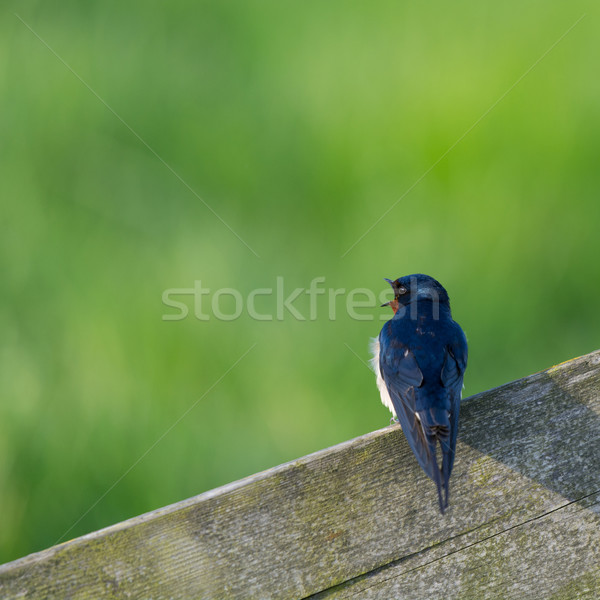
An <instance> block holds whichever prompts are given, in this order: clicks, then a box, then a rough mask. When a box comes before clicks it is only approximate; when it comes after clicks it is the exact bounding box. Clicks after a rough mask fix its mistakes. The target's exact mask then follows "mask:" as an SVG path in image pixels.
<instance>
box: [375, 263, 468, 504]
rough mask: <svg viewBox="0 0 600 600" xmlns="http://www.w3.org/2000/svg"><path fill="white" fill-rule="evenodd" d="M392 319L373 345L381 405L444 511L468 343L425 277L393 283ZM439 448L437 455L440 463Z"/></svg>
mask: <svg viewBox="0 0 600 600" xmlns="http://www.w3.org/2000/svg"><path fill="white" fill-rule="evenodd" d="M386 281H387V282H388V283H389V284H390V285H391V286H392V288H393V289H394V299H393V300H391V301H390V302H387V303H386V304H382V306H388V305H389V306H390V307H391V308H392V310H393V311H394V316H393V317H392V319H391V320H389V321H388V322H387V323H386V324H385V325H384V326H383V328H382V330H381V333H380V334H379V337H378V338H376V339H374V340H373V344H372V350H373V358H372V361H371V363H372V366H373V370H374V371H375V374H376V375H377V387H378V388H379V393H380V394H381V401H382V402H383V404H384V405H385V406H387V408H389V409H390V411H391V412H392V414H393V415H394V416H395V417H396V419H397V420H398V421H399V422H400V425H401V426H402V431H403V432H404V435H405V436H406V439H407V440H408V443H409V445H410V447H411V449H412V451H413V452H414V454H415V456H416V458H417V461H418V462H419V464H420V465H421V468H422V469H423V470H424V471H425V473H427V475H428V476H429V477H431V479H433V481H434V482H435V483H436V485H437V490H438V500H439V504H440V511H441V512H442V514H444V510H445V509H446V508H447V507H448V481H449V479H450V473H451V472H452V466H453V464H454V452H455V448H456V434H457V432H458V412H459V408H460V400H461V395H462V387H463V376H464V373H465V369H466V367H467V339H466V337H465V334H464V333H463V330H462V329H461V327H460V325H459V324H458V323H456V322H455V321H453V320H452V315H451V313H450V300H449V298H448V293H447V292H446V290H445V289H444V288H443V287H442V285H441V284H440V283H439V282H438V281H436V280H435V279H434V278H433V277H429V276H428V275H421V274H416V275H407V276H405V277H400V278H399V279H396V280H395V281H391V280H390V279H386ZM438 444H439V447H440V449H441V453H440V455H439V458H438V453H437V449H438Z"/></svg>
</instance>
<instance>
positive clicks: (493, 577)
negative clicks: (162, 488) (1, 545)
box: [0, 351, 600, 600]
mask: <svg viewBox="0 0 600 600" xmlns="http://www.w3.org/2000/svg"><path fill="white" fill-rule="evenodd" d="M374 394H375V395H376V392H375V391H374ZM376 401H377V398H376V397H374V398H373V402H376ZM599 495H600V351H599V352H595V353H592V354H589V355H587V356H584V357H581V358H578V359H574V360H572V361H569V362H567V363H564V364H562V365H559V366H557V367H553V368H551V369H548V370H547V371H544V372H542V373H538V374H535V375H532V376H530V377H527V378H524V379H521V380H518V381H515V382H512V383H509V384H507V385H504V386H502V387H499V388H496V389H493V390H490V391H487V392H484V393H482V394H479V395H477V396H473V397H472V398H469V399H467V400H465V401H464V402H463V406H462V408H461V429H460V433H459V444H458V448H457V460H456V463H455V467H454V472H453V476H452V480H451V500H450V510H449V511H448V512H447V514H446V515H445V516H442V515H440V514H439V512H438V508H437V498H436V493H435V486H434V484H433V483H432V482H431V481H430V480H429V479H428V478H427V477H426V476H425V475H424V474H423V473H422V471H421V470H420V468H419V467H418V465H417V463H416V461H415V459H414V458H413V456H412V455H411V452H410V450H409V448H408V446H407V444H406V442H405V440H404V438H403V435H402V433H401V431H400V430H399V428H398V427H397V426H394V427H388V428H386V429H382V430H380V431H376V432H373V433H370V434H367V435H365V436H362V437H360V438H357V439H355V440H351V441H349V442H346V443H344V444H340V445H338V446H335V447H333V448H328V449H326V450H323V451H321V452H317V453H315V454H312V455H309V456H307V457H304V458H301V459H299V460H297V461H293V462H291V463H288V464H285V465H281V466H279V467H275V468H274V469H271V470H269V471H265V472H263V473H259V474H257V475H254V476H252V477H249V478H247V479H244V480H241V481H239V482H236V483H233V484H230V485H227V486H224V487H222V488H219V489H216V490H213V491H211V492H207V493H205V494H202V495H200V496H197V497H195V498H191V499H189V500H186V501H184V502H181V503H178V504H175V505H172V506H169V507H166V508H163V509H160V510H157V511H154V512H152V513H148V514H146V515H142V516H141V517H137V518H135V519H131V520H129V521H125V522H123V523H120V524H118V525H115V526H113V527H109V528H107V529H104V530H101V531H98V532H95V533H92V534H90V535H87V536H84V537H82V538H78V539H76V540H73V541H71V542H67V543H65V544H61V545H59V546H55V547H53V548H50V549H48V550H45V551H43V552H40V553H37V554H33V555H30V556H28V557H25V558H23V559H20V560H18V561H15V562H13V563H8V564H6V565H4V566H1V567H0V597H1V598H61V599H66V598H161V599H162V598H206V599H211V600H213V599H219V598H224V599H226V598H227V599H228V598H252V599H263V598H264V599H270V598H273V599H274V598H277V599H280V598H281V599H286V598H306V597H311V596H312V597H315V598H350V597H354V598H382V599H383V598H386V599H389V598H402V597H406V598H478V599H479V598H483V599H485V598H555V599H556V600H558V599H563V598H581V597H590V598H594V597H599V596H600V496H599Z"/></svg>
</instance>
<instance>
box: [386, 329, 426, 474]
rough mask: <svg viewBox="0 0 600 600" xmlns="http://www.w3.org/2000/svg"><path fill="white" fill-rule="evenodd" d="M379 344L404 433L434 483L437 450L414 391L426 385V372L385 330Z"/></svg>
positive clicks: (389, 389)
mask: <svg viewBox="0 0 600 600" xmlns="http://www.w3.org/2000/svg"><path fill="white" fill-rule="evenodd" d="M379 344H380V348H379V370H380V372H381V376H382V377H383V380H384V381H385V384H386V387H387V389H388V393H389V395H390V398H391V400H392V404H393V405H394V410H395V412H396V416H397V417H398V421H399V422H400V425H401V426H402V431H403V432H404V435H405V436H406V439H407V441H408V444H409V446H410V447H411V449H412V451H413V453H414V455H415V456H416V458H417V461H418V462H419V465H421V468H422V469H423V470H424V471H425V473H427V475H429V477H431V478H432V479H433V480H434V481H435V479H436V473H435V471H436V462H435V451H433V452H432V448H431V444H430V443H429V442H428V440H427V437H426V435H425V432H424V430H423V427H422V425H421V422H420V420H419V418H418V416H417V411H416V407H415V395H416V394H415V390H416V389H418V388H419V387H420V386H421V384H422V383H423V373H422V371H421V369H420V368H419V365H418V363H417V360H416V358H415V356H414V354H413V353H412V352H411V350H410V349H409V348H407V347H405V346H403V345H402V344H401V343H399V342H398V341H397V340H396V339H395V338H393V337H388V336H387V335H386V334H385V332H384V331H382V332H381V334H380V336H379Z"/></svg>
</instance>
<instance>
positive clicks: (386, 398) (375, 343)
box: [371, 338, 396, 417]
mask: <svg viewBox="0 0 600 600" xmlns="http://www.w3.org/2000/svg"><path fill="white" fill-rule="evenodd" d="M371 352H372V353H373V358H372V359H371V368H372V369H373V371H375V375H376V377H377V388H378V389H379V395H380V396H381V402H382V403H383V405H384V406H385V407H387V408H388V409H389V411H390V412H391V413H392V414H393V415H394V417H396V411H395V410H394V405H393V404H392V399H391V398H390V394H389V392H388V390H387V386H386V385H385V381H384V380H383V377H382V376H381V371H380V370H379V338H372V339H371Z"/></svg>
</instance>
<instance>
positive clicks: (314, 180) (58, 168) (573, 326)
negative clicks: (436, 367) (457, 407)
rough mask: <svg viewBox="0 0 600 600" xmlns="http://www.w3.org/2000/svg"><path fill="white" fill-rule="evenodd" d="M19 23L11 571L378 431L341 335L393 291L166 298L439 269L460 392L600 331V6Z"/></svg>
mask: <svg viewBox="0 0 600 600" xmlns="http://www.w3.org/2000/svg"><path fill="white" fill-rule="evenodd" d="M13 11H17V12H18V13H19V15H20V16H21V17H22V18H23V19H24V20H25V21H26V23H28V24H29V25H30V26H31V27H32V28H33V29H34V30H35V31H36V32H37V33H38V34H39V36H40V37H42V38H43V39H44V40H45V41H46V42H47V43H48V44H49V45H50V46H51V47H52V48H53V49H54V50H55V51H56V53H58V55H59V56H61V57H62V58H63V59H64V60H65V61H66V62H67V63H68V64H69V65H70V66H71V67H72V68H73V70H74V71H75V72H76V73H78V74H79V75H80V76H81V77H82V78H83V79H84V80H85V81H86V82H88V83H89V85H90V86H91V87H92V88H93V89H94V90H95V91H96V92H97V94H98V95H99V96H101V97H102V98H103V99H104V100H105V101H106V102H107V103H108V105H109V106H110V107H111V108H112V109H113V110H114V111H115V112H116V113H117V114H118V115H120V116H121V117H122V118H123V119H124V121H126V123H128V124H129V125H130V126H131V128H133V130H135V131H136V132H138V133H139V135H140V136H141V137H142V138H143V139H144V140H145V141H146V142H147V143H148V144H149V146H150V147H151V148H152V149H154V150H155V151H156V153H157V154H158V155H159V156H160V157H161V158H162V159H163V160H164V161H166V163H168V164H169V165H171V166H172V167H173V169H174V170H175V171H176V172H177V173H178V174H179V175H180V176H181V177H182V178H183V180H185V182H187V183H188V184H189V185H190V186H191V188H193V190H195V191H196V192H197V193H198V194H199V195H200V196H201V197H202V198H203V199H204V200H205V201H206V202H207V203H208V204H209V205H210V206H211V207H212V208H213V209H214V210H215V211H217V213H218V214H219V215H220V216H221V217H222V218H223V219H224V221H226V222H227V223H228V224H229V225H230V226H231V227H232V228H233V230H235V232H236V233H237V234H238V235H239V236H240V237H241V238H242V239H243V240H244V241H245V242H246V243H248V244H249V245H250V246H251V247H252V248H253V249H254V250H255V251H256V252H257V253H258V254H259V257H258V258H257V257H256V256H254V255H253V254H252V253H251V252H250V251H249V250H248V249H247V248H246V246H245V245H244V244H243V243H241V242H240V241H239V240H238V239H237V238H236V237H235V236H234V235H233V234H232V233H231V232H230V231H229V230H228V229H227V228H226V227H225V226H224V225H223V224H222V223H221V222H220V221H219V220H218V219H217V218H216V217H215V216H214V215H213V214H212V213H211V212H210V211H209V210H208V209H207V208H206V206H205V205H204V204H203V203H202V202H201V201H199V200H198V198H197V197H195V196H194V194H192V193H191V192H190V191H189V190H188V189H187V188H186V187H185V186H184V185H183V184H182V183H181V182H180V181H179V180H178V179H177V178H176V177H175V176H174V175H173V174H172V173H171V172H170V171H169V170H168V169H167V168H165V166H164V165H163V164H161V162H160V161H159V160H158V159H157V158H156V157H155V156H154V155H153V154H152V153H151V152H150V151H149V150H148V149H147V148H146V147H145V146H144V145H143V144H142V143H140V141H139V140H138V139H136V137H135V136H134V135H132V133H131V132H130V131H129V130H128V129H127V128H126V127H125V126H124V125H123V124H122V123H121V122H120V121H119V120H118V119H117V118H115V116H114V115H113V114H112V113H111V112H110V111H109V110H107V108H106V107H105V106H103V105H102V103H101V102H100V101H99V100H98V99H97V98H96V97H94V95H93V94H92V93H90V91H89V90H88V89H86V87H85V86H84V85H82V83H81V82H80V81H78V80H77V78H76V77H75V76H74V75H73V74H72V73H70V72H69V71H68V70H67V68H65V66H64V65H63V64H61V62H60V61H59V60H58V59H57V58H56V57H55V56H54V55H53V54H52V53H51V52H50V51H49V50H48V49H47V48H46V47H45V46H44V45H43V44H42V43H41V42H40V41H39V40H38V39H36V37H35V35H33V34H32V33H31V32H30V31H29V30H28V29H27V27H26V26H25V25H23V24H22V23H21V22H20V21H19V20H18V18H17V17H16V16H15V15H14V14H13ZM584 13H585V14H586V16H585V17H584V18H583V19H582V20H581V22H579V23H578V24H577V25H576V26H575V27H574V28H573V30H572V31H571V32H570V33H568V35H566V37H565V38H564V39H563V40H562V41H560V42H559V43H558V44H557V45H556V47H554V48H553V49H552V50H551V51H550V52H549V53H548V54H547V56H545V57H544V58H543V60H541V61H540V62H539V64H537V65H536V66H535V68H533V69H532V70H531V72H530V73H528V74H527V75H526V76H525V77H524V78H523V79H522V81H520V82H519V83H518V85H516V86H515V87H514V89H512V90H511V91H510V93H508V94H507V95H506V97H504V98H503V99H502V100H501V101H500V102H499V103H498V105H497V106H495V107H494V108H493V109H492V110H491V111H490V113H489V114H488V115H487V116H485V118H483V119H482V120H481V122H480V123H478V124H477V126H476V127H474V128H473V129H472V131H470V132H469V133H468V135H466V136H465V137H464V139H462V140H461V141H460V143H458V144H457V145H456V146H455V147H454V148H453V149H452V151H451V152H450V153H448V155H447V156H445V157H444V158H443V160H441V161H440V162H439V164H437V165H436V166H435V167H434V168H433V169H432V170H431V171H430V172H429V173H428V174H427V176H426V177H424V178H423V179H422V181H420V182H419V183H418V185H416V186H415V187H414V188H412V189H411V186H412V185H413V184H414V183H415V182H416V181H418V180H419V178H420V177H421V176H422V175H423V174H424V173H425V172H426V171H427V170H428V169H429V168H430V167H431V166H432V165H433V164H434V163H435V162H436V161H437V160H438V159H439V158H440V157H441V156H442V155H443V154H444V153H445V152H446V150H447V149H448V148H449V147H451V146H452V145H453V144H454V143H455V142H456V141H457V140H458V139H459V138H460V137H461V136H462V135H463V133H465V131H467V130H468V129H469V128H470V127H471V126H472V125H473V124H474V123H475V121H476V120H477V119H478V118H479V117H480V116H481V115H483V114H484V113H485V111H487V110H488V108H490V107H491V106H492V105H493V104H494V102H496V100H498V99H499V98H500V97H501V96H502V95H503V94H504V93H505V92H506V91H507V90H509V89H510V88H511V86H512V85H513V84H514V83H515V81H517V80H518V79H519V77H521V76H522V75H523V74H524V73H525V72H526V71H527V69H529V68H530V67H531V66H532V65H533V64H534V63H535V62H536V61H537V60H538V59H539V58H540V57H541V56H542V55H543V54H544V53H545V52H546V51H547V50H548V49H549V48H550V47H551V46H552V45H553V44H554V43H555V42H556V41H557V40H558V39H559V38H560V37H561V36H562V35H563V34H564V33H565V32H566V31H567V30H568V28H569V27H570V26H571V25H573V24H574V23H575V22H576V21H577V19H579V18H580V17H581V15H582V14H584ZM0 32H1V35H0V94H1V99H2V115H1V116H0V139H1V144H0V158H1V160H0V189H1V191H2V201H1V205H0V224H1V230H0V231H1V235H0V266H1V269H2V294H1V305H0V325H1V331H2V335H1V337H0V353H1V354H0V356H1V359H0V562H4V561H8V560H11V559H14V558H17V557H18V556H21V555H24V554H27V553H29V552H32V551H35V550H40V549H42V548H44V547H46V546H49V545H51V544H53V543H55V542H56V541H57V540H58V539H59V538H61V536H63V534H64V533H65V531H67V530H69V531H68V536H67V537H74V536H76V535H80V534H83V533H85V532H88V531H91V530H94V529H97V528H99V527H103V526H106V525H109V524H111V523H113V522H117V521H120V520H123V519H125V518H128V517H131V516H134V515H136V514H138V513H141V512H144V511H148V510H151V509H154V508H157V507H159V506H163V505H165V504H168V503H171V502H175V501H177V500H180V499H183V498H185V497H188V496H191V495H194V494H197V493H200V492H202V491H204V490H207V489H209V488H212V487H215V486H218V485H220V484H223V483H226V482H228V481H231V480H234V479H237V478H240V477H243V476H245V475H248V474H251V473H254V472H256V471H259V470H261V469H265V468H268V467H270V466H273V465H275V464H278V463H280V462H283V461H286V460H290V459H293V458H295V457H297V456H301V455H303V454H306V453H308V452H311V451H314V450H317V449H320V448H322V447H325V446H328V445H331V444H335V443H337V442H340V441H342V440H345V439H348V438H351V437H353V436H357V435H360V434H362V433H365V432H367V431H369V430H372V429H376V428H379V427H382V426H385V425H386V424H387V422H388V414H387V413H386V410H385V409H384V408H383V407H382V406H381V405H380V404H379V399H378V394H377V392H376V389H375V385H374V380H373V376H372V374H370V373H369V371H368V370H367V369H366V368H365V367H364V366H363V365H362V364H361V362H360V361H359V359H358V358H357V357H356V356H354V355H353V354H352V352H350V351H349V350H348V349H347V348H346V346H345V345H344V344H348V345H349V346H350V347H351V348H352V349H354V350H355V351H356V352H357V353H358V354H359V355H360V356H361V357H362V358H363V359H365V360H366V359H367V358H368V350H367V344H368V340H369V337H371V336H374V335H376V334H377V332H378V330H379V328H380V326H381V325H380V321H378V320H377V319H379V315H380V314H381V312H380V309H379V308H373V309H360V310H359V312H361V314H365V315H374V316H375V320H366V321H356V320H353V319H351V318H350V317H349V316H348V315H347V314H346V312H345V311H344V309H343V307H344V297H339V298H338V300H337V307H338V311H337V318H336V319H335V320H330V319H329V318H328V312H327V311H328V309H327V306H328V300H327V298H324V297H320V298H319V301H318V318H317V319H316V320H314V321H310V320H309V321H304V322H298V321H295V320H294V319H293V318H291V317H290V316H289V315H287V316H286V318H285V319H284V320H283V321H278V320H274V321H271V322H264V321H255V320H253V319H251V318H250V317H249V316H248V314H247V312H246V311H244V313H243V314H242V316H241V317H240V318H239V319H237V320H235V321H227V322H226V321H218V320H216V319H211V320H209V321H198V320H196V319H194V318H192V317H189V318H187V319H185V320H183V321H180V322H171V321H163V320H162V315H163V314H164V313H165V312H169V310H168V309H166V308H165V307H164V306H163V305H162V303H161V295H162V292H163V290H164V289H166V288H170V287H192V286H193V285H194V281H195V280H202V282H203V284H204V286H205V287H209V288H211V289H212V290H217V289H219V288H223V287H233V288H236V289H238V290H240V292H241V293H242V295H243V296H244V297H247V295H248V293H249V292H250V291H251V290H253V289H255V288H263V287H267V288H269V287H275V285H276V278H277V276H282V277H284V280H285V289H286V294H287V293H289V292H291V291H292V290H293V289H294V288H295V287H301V286H302V287H308V285H309V283H310V281H311V280H312V279H313V278H314V277H318V276H323V277H325V278H326V282H325V287H326V288H334V289H335V288H345V289H347V290H349V289H352V288H357V287H361V288H362V287H365V288H369V289H371V290H373V291H374V292H375V293H377V294H379V292H380V291H381V290H383V289H385V287H386V286H385V284H384V283H383V281H382V278H383V277H396V276H399V275H402V274H409V273H414V272H425V273H429V274H431V275H434V276H435V277H437V278H438V279H440V280H441V281H442V282H443V283H444V284H445V286H446V287H447V289H448V290H449V293H450V296H451V299H452V303H453V309H454V316H455V318H456V319H457V320H458V321H459V322H460V323H461V324H462V325H463V328H464V329H465V331H466V332H467V335H468V338H469V342H470V351H471V356H470V365H469V371H468V373H467V378H466V393H467V395H470V394H472V393H475V392H477V391H480V390H482V389H486V388H489V387H492V386H495V385H499V384H501V383H503V382H506V381H509V380H512V379H515V378H518V377H521V376H524V375H527V374H529V373H531V372H533V371H536V370H539V369H542V368H545V367H547V366H549V365H551V364H554V363H557V362H560V361H563V360H566V359H568V358H571V357H573V356H576V355H580V354H583V353H586V352H589V351H592V350H594V349H596V348H597V347H598V345H599V344H598V340H599V333H600V325H599V324H598V319H597V314H596V313H597V307H596V304H597V303H596V298H597V296H598V293H599V292H600V278H599V277H598V269H597V267H596V264H597V257H598V255H599V253H600V239H599V236H598V224H599V220H600V214H599V213H600V204H599V201H598V190H599V187H600V172H599V170H598V156H599V154H600V114H599V112H600V85H599V83H598V78H597V76H596V75H595V73H596V70H597V69H596V67H597V64H598V58H599V46H600V37H599V36H598V10H597V7H596V5H595V4H593V3H591V2H582V1H574V2H571V3H568V4H564V3H561V2H550V3H547V2H545V3H542V2H528V3H525V4H523V3H516V2H512V1H511V2H508V3H504V4H501V5H496V6H488V5H479V6H475V5H473V4H472V3H467V2H464V1H462V2H457V3H452V4H447V3H443V2H433V3H429V4H428V5H426V6H422V5H418V4H415V3H397V2H391V1H381V2H376V3H371V4H369V5H367V4H365V3H359V2H339V1H332V2H328V3H320V2H315V1H313V2H287V3H277V2H274V1H270V2H269V1H265V0H263V1H262V2H257V1H253V0H252V1H249V2H244V3H242V2H215V1H214V0H213V1H211V2H195V3H192V2H183V1H180V2H171V3H162V2H156V3H150V4H148V3H141V2H130V3H126V4H122V3H117V2H104V3H100V2H64V3H61V5H60V6H57V5H48V4H47V3H43V2H27V3H24V4H23V3H17V2H12V3H7V4H6V5H5V6H4V7H3V8H2V19H1V21H0ZM409 189H411V191H410V192H409V193H408V194H406V195H405V196H403V194H404V193H405V192H406V191H407V190H409ZM399 198H402V199H401V200H400V201H398V199H399ZM397 201H398V202H397ZM395 203H396V204H395ZM394 204H395V206H394V208H393V209H392V210H391V211H390V212H389V213H388V214H387V216H386V217H385V218H384V219H383V220H382V221H380V222H378V223H377V224H376V225H375V226H374V227H373V228H372V230H370V232H369V233H368V234H367V235H365V237H364V238H362V239H361V241H360V242H359V243H358V244H356V245H355V246H353V244H354V243H355V242H356V240H357V239H358V238H359V237H360V236H362V235H363V234H364V233H365V232H366V231H367V230H369V228H370V227H371V226H372V225H373V224H374V223H376V222H377V221H378V219H379V218H380V216H381V215H382V214H383V213H384V212H385V211H387V210H388V209H389V208H390V207H391V206H392V205H394ZM351 246H353V247H352V249H351V251H350V252H348V253H347V254H346V255H345V256H343V257H342V255H344V253H345V252H346V251H347V250H348V249H349V248H350V247H351ZM294 306H296V307H297V308H298V310H300V311H301V312H303V313H304V314H308V307H309V304H308V298H306V297H303V298H300V299H299V300H298V301H297V302H296V303H295V304H294ZM230 308H231V306H229V307H227V304H226V302H225V300H224V301H223V310H224V311H225V310H229V309H230ZM257 308H258V309H259V310H261V311H264V312H267V311H269V310H273V308H274V299H273V298H266V297H265V298H260V297H259V298H258V299H257ZM255 342H256V343H257V345H256V347H255V348H254V349H252V350H251V351H250V353H249V354H248V355H247V356H246V357H245V358H243V359H242V361H241V362H240V363H239V364H238V365H237V366H236V367H235V368H233V369H232V370H231V372H229V373H227V374H226V375H225V377H224V378H223V379H222V380H221V381H219V378H220V377H221V376H223V374H224V373H225V372H226V371H227V369H229V368H230V367H231V366H232V365H233V363H234V362H235V361H236V360H237V359H238V358H239V357H240V356H242V355H243V354H244V352H246V350H248V349H249V348H250V347H251V346H252V344H254V343H255ZM216 382H218V383H217V384H216V385H214V384H215V383H216ZM213 385H214V387H211V386H213ZM207 390H208V393H206V392H207ZM204 394H206V395H204ZM199 399H200V400H199ZM197 400H199V402H198V403H197V405H196V406H195V407H194V408H193V409H192V410H191V411H190V412H189V414H187V416H186V417H185V418H183V419H182V420H181V421H179V422H177V424H176V425H175V426H174V427H173V429H172V430H170V431H169V433H168V434H167V435H166V436H164V438H161V436H162V435H163V434H164V433H165V431H167V430H168V428H169V427H171V426H172V425H173V424H174V423H175V422H176V421H177V420H178V419H179V418H180V417H181V416H182V415H183V414H184V413H185V412H186V411H187V410H188V409H189V407H190V406H192V405H193V404H194V402H196V401H197ZM158 439H160V441H159V443H157V444H156V445H154V446H153V444H154V443H155V442H156V441H157V440H158ZM149 448H151V450H150V451H149V452H148V453H147V454H145V453H146V451H147V450H148V449H149ZM142 456H143V459H142V460H140V461H139V463H136V461H137V460H138V459H139V458H140V457H142ZM134 463H136V464H135V467H134V468H132V469H131V470H130V471H128V469H129V468H130V467H131V466H132V465H133V464H134ZM125 472H127V474H126V475H125V476H124V477H123V478H122V480H120V481H119V483H118V484H117V485H116V486H115V487H114V488H113V489H111V490H110V492H109V493H107V494H106V495H105V496H104V497H102V499H101V500H100V501H99V502H98V503H97V504H95V503H96V501H97V500H98V499H99V498H100V497H101V496H102V495H103V494H104V493H105V492H106V491H107V490H108V489H109V488H110V487H111V486H112V485H113V484H114V483H115V482H116V481H117V480H118V479H119V478H120V477H121V476H122V475H123V474H124V473H125ZM92 505H93V508H92V509H91V510H89V512H86V511H88V509H90V507H92ZM82 515H85V516H83V518H81V517H82ZM80 518H81V520H79V519H80ZM76 522H77V524H76V525H75V526H74V527H72V526H73V524H74V523H76ZM71 527H72V528H71ZM70 528H71V529H70Z"/></svg>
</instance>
